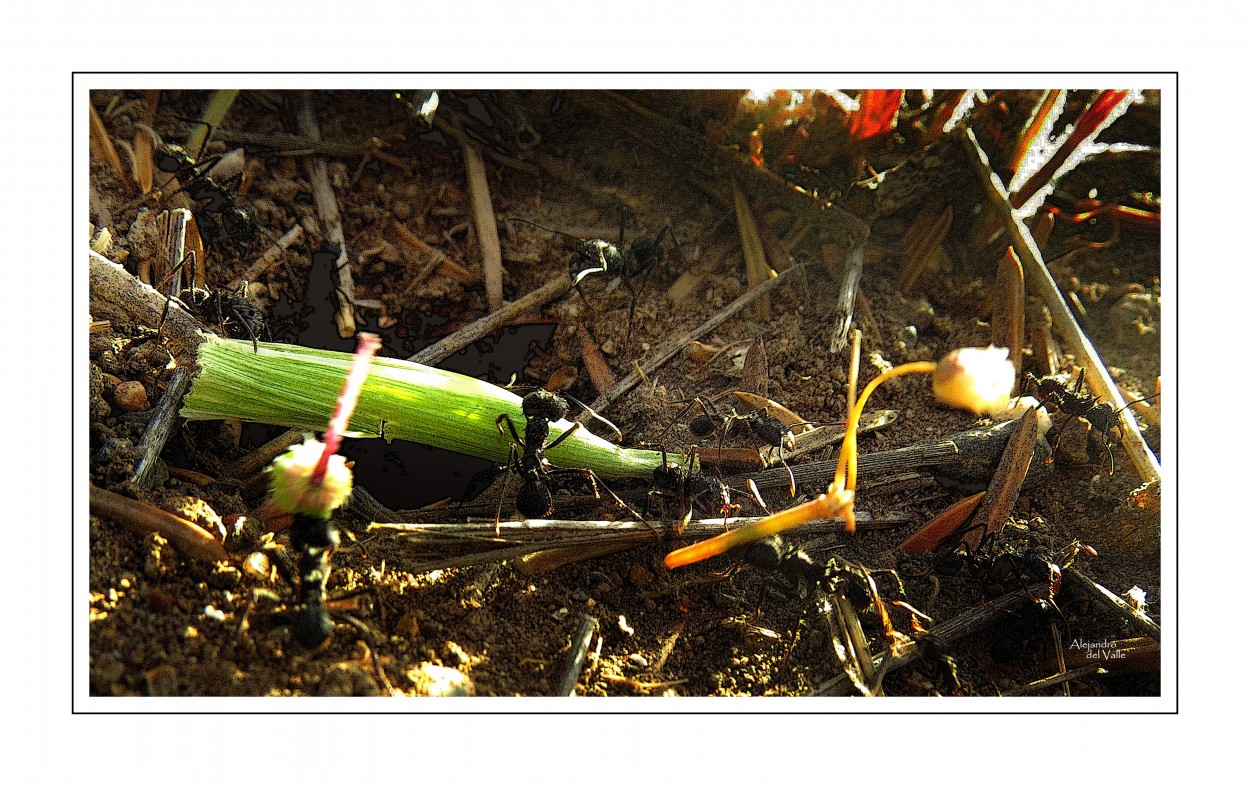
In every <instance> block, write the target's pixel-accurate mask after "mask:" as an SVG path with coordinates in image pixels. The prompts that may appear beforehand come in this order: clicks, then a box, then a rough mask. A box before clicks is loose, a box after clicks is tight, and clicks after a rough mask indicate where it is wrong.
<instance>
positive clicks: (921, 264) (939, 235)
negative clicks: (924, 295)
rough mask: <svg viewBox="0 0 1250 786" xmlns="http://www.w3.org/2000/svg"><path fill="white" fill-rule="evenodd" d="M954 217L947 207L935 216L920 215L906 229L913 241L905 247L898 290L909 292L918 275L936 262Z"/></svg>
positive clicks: (953, 212)
mask: <svg viewBox="0 0 1250 786" xmlns="http://www.w3.org/2000/svg"><path fill="white" fill-rule="evenodd" d="M954 215H955V211H954V209H953V208H952V207H951V206H950V205H947V206H946V209H945V210H943V211H942V212H941V214H939V215H936V216H934V215H932V214H929V213H927V212H924V213H921V214H920V215H919V216H917V217H916V220H915V222H913V223H912V225H911V227H909V228H908V235H910V236H911V237H912V238H913V240H912V242H911V243H910V244H909V245H908V246H907V262H906V263H905V264H904V265H903V269H902V270H901V271H900V272H899V275H898V285H899V288H900V289H902V290H903V291H904V292H909V291H911V288H912V287H913V286H915V284H916V280H917V279H919V278H920V274H921V273H923V272H924V271H925V270H928V269H929V267H930V266H931V264H932V263H933V262H934V261H936V260H937V258H938V254H940V253H941V251H942V244H943V243H944V242H946V236H947V235H948V234H950V231H951V221H952V220H953V218H954Z"/></svg>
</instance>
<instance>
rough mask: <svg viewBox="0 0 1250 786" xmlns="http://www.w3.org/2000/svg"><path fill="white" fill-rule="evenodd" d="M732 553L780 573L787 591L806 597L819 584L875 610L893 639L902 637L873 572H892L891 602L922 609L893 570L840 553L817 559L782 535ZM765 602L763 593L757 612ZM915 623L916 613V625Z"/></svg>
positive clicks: (858, 605)
mask: <svg viewBox="0 0 1250 786" xmlns="http://www.w3.org/2000/svg"><path fill="white" fill-rule="evenodd" d="M729 553H730V554H732V555H736V556H737V557H738V559H740V560H741V561H742V564H747V565H751V566H752V567H755V568H758V569H759V570H763V571H768V572H770V573H776V574H778V579H779V582H780V584H781V586H782V588H783V589H784V590H785V592H786V594H787V595H790V596H797V597H801V598H806V597H808V596H810V595H811V594H812V593H813V592H815V590H816V589H817V588H820V589H821V590H823V591H824V592H825V593H828V594H830V595H839V594H840V595H841V596H842V597H844V598H846V600H847V602H849V603H850V604H851V606H853V607H854V609H855V610H856V611H857V612H858V613H860V614H863V613H865V612H868V611H870V610H875V611H876V612H877V615H878V617H879V618H880V621H881V630H882V633H883V635H884V636H885V638H886V640H887V641H890V642H895V641H898V640H899V639H900V638H902V637H901V636H900V635H899V634H897V633H896V632H895V630H894V624H893V623H892V622H891V621H890V614H889V611H888V610H887V608H886V602H885V601H883V600H882V598H881V594H880V593H879V592H878V590H877V582H876V580H875V579H873V575H874V574H876V575H888V576H891V577H892V578H893V579H894V583H895V586H896V588H897V592H898V600H895V601H892V604H893V605H898V606H901V607H902V608H905V609H907V610H909V611H911V612H912V613H913V615H915V614H918V613H919V612H917V611H916V610H915V609H914V608H912V607H911V606H909V605H908V604H907V603H906V601H905V600H903V599H904V598H906V596H907V593H906V590H905V589H904V588H903V582H902V579H900V578H899V575H898V573H897V572H895V571H893V570H870V569H869V568H867V567H865V566H863V565H861V564H859V563H857V562H852V561H850V560H844V559H842V558H841V557H837V556H831V557H830V558H829V559H827V560H825V561H824V562H817V561H816V560H815V559H813V558H812V557H811V555H809V554H808V553H807V552H806V551H804V550H803V549H801V548H799V547H797V546H793V547H787V546H786V545H785V543H784V542H783V541H782V539H781V536H780V535H772V536H770V537H767V538H763V539H761V540H757V541H754V542H752V543H748V544H746V545H744V546H739V547H738V548H736V549H732V550H731V551H730V552H729ZM765 589H766V587H765ZM762 602H763V594H761V595H760V603H759V604H757V608H756V614H757V615H758V614H759V606H760V605H762ZM914 625H915V621H914V616H913V627H914ZM891 646H893V645H891Z"/></svg>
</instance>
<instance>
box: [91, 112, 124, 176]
mask: <svg viewBox="0 0 1250 786" xmlns="http://www.w3.org/2000/svg"><path fill="white" fill-rule="evenodd" d="M87 107H88V108H89V109H90V110H91V142H92V147H93V148H95V151H96V155H98V156H100V158H102V159H104V163H106V164H108V166H109V169H112V170H113V174H114V175H116V176H117V182H119V183H121V184H122V187H123V188H125V189H126V190H127V191H130V190H131V185H132V184H131V181H130V178H129V177H127V176H126V168H125V167H123V166H122V159H121V156H119V155H117V148H116V147H114V146H113V140H112V139H110V138H109V132H108V129H107V128H105V127H104V120H102V119H101V118H100V114H99V113H98V112H96V111H95V105H94V104H91V103H90V102H88V103H87Z"/></svg>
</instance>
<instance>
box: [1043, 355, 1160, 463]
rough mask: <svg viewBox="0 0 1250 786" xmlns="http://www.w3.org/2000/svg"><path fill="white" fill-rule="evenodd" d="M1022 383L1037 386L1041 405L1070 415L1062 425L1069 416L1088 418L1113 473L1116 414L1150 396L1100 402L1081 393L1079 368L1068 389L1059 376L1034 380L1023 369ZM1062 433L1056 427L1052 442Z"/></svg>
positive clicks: (1083, 378)
mask: <svg viewBox="0 0 1250 786" xmlns="http://www.w3.org/2000/svg"><path fill="white" fill-rule="evenodd" d="M1024 379H1025V383H1026V384H1032V385H1033V387H1034V388H1036V389H1037V393H1038V397H1039V398H1040V399H1041V402H1042V404H1043V405H1046V404H1049V403H1052V402H1053V403H1054V406H1055V407H1056V408H1058V410H1059V411H1060V412H1063V413H1065V414H1067V415H1069V416H1071V417H1069V419H1068V421H1067V422H1065V423H1064V424H1063V427H1064V428H1067V425H1068V423H1069V422H1071V419H1072V418H1076V417H1081V418H1085V419H1086V420H1087V421H1089V425H1090V428H1091V429H1092V430H1093V431H1094V433H1096V434H1098V435H1099V436H1100V437H1102V444H1103V447H1104V448H1105V449H1106V451H1107V459H1108V460H1109V462H1110V463H1109V465H1108V469H1107V474H1108V475H1111V474H1114V473H1115V455H1114V454H1113V453H1112V452H1111V444H1112V443H1111V431H1112V430H1113V429H1118V428H1119V426H1120V413H1121V412H1123V411H1124V409H1126V408H1127V407H1130V406H1132V405H1133V404H1137V403H1139V402H1141V401H1147V400H1149V399H1151V398H1154V396H1147V397H1146V398H1142V399H1137V400H1136V401H1131V402H1129V403H1128V404H1125V405H1124V406H1123V407H1120V408H1119V409H1117V408H1116V407H1114V406H1112V405H1111V403H1110V402H1107V401H1102V400H1100V399H1099V398H1098V397H1097V396H1094V395H1092V394H1090V393H1083V392H1082V391H1081V386H1082V384H1083V383H1084V382H1085V369H1081V370H1080V373H1078V374H1077V377H1076V382H1075V384H1073V385H1072V387H1071V388H1069V387H1068V386H1067V382H1066V381H1065V380H1064V379H1063V377H1059V376H1051V377H1042V378H1041V379H1038V378H1037V377H1035V376H1033V375H1032V374H1030V373H1028V372H1025V375H1024ZM1062 433H1063V429H1062V428H1061V429H1060V430H1059V434H1057V435H1056V436H1055V439H1054V441H1055V444H1058V442H1059V435H1060V434H1062Z"/></svg>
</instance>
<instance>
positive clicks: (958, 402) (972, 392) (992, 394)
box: [933, 346, 1016, 415]
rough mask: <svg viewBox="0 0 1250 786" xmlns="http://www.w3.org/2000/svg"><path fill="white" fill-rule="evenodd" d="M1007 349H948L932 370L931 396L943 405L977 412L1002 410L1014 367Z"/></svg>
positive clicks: (1013, 375)
mask: <svg viewBox="0 0 1250 786" xmlns="http://www.w3.org/2000/svg"><path fill="white" fill-rule="evenodd" d="M1007 352H1008V350H1007V349H1006V348H1000V347H994V346H990V347H986V348H985V349H977V348H974V347H965V348H963V349H957V350H955V351H954V352H951V353H950V354H949V355H947V356H946V357H944V358H942V359H941V360H940V361H938V364H937V369H935V370H934V372H933V395H934V396H936V397H937V399H938V401H941V402H942V403H943V404H947V405H949V406H952V407H959V408H961V409H967V410H970V411H972V412H975V413H977V414H978V415H983V414H985V413H988V412H999V411H1001V410H1004V409H1006V408H1007V404H1008V401H1009V399H1010V398H1011V389H1012V388H1013V387H1015V384H1016V369H1015V367H1014V366H1013V365H1012V364H1011V361H1010V360H1008V359H1007Z"/></svg>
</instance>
